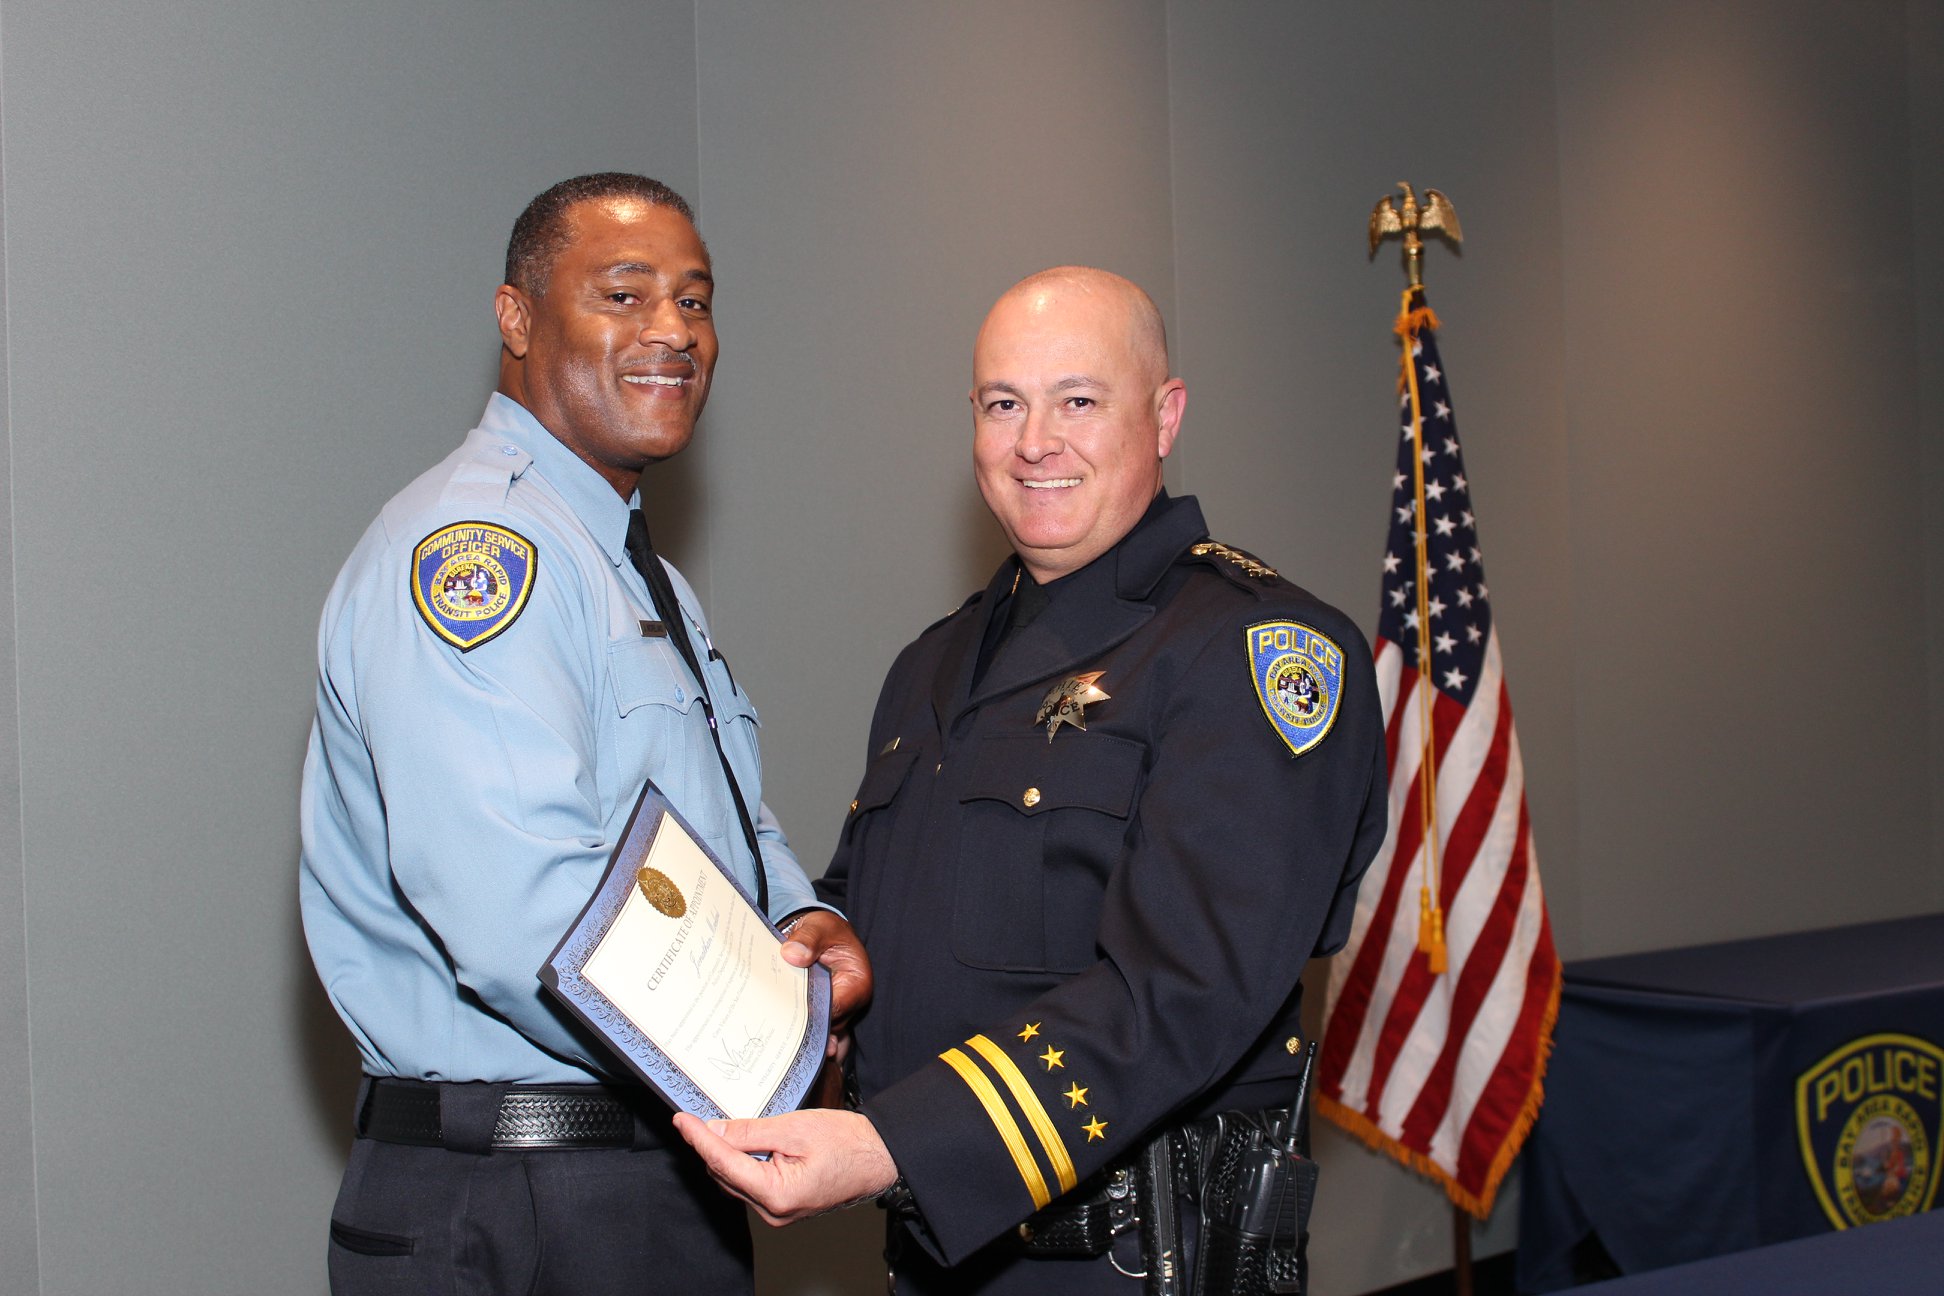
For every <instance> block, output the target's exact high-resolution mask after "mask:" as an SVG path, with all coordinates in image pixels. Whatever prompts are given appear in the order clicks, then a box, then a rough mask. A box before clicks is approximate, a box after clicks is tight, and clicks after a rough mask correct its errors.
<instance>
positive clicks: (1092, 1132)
mask: <svg viewBox="0 0 1944 1296" xmlns="http://www.w3.org/2000/svg"><path fill="white" fill-rule="evenodd" d="M1080 1128H1081V1129H1083V1130H1085V1131H1087V1142H1089V1143H1091V1142H1093V1141H1094V1140H1095V1139H1104V1138H1106V1137H1107V1122H1106V1121H1104V1120H1102V1119H1100V1117H1098V1116H1096V1117H1094V1118H1093V1119H1092V1120H1090V1121H1088V1122H1087V1123H1086V1124H1085V1125H1082V1126H1081V1127H1080Z"/></svg>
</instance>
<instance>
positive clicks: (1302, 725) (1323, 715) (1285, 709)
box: [1243, 621, 1343, 756]
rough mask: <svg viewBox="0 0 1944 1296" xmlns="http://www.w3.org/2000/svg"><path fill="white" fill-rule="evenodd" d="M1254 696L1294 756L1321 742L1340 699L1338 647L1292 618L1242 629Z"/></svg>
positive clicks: (1322, 635) (1265, 622) (1341, 661)
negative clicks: (1253, 683)
mask: <svg viewBox="0 0 1944 1296" xmlns="http://www.w3.org/2000/svg"><path fill="white" fill-rule="evenodd" d="M1243 633H1244V635H1245V636H1246V640H1247V643H1248V651H1249V664H1250V667H1251V669H1252V674H1253V678H1254V680H1255V689H1256V698H1257V700H1258V701H1260V702H1261V703H1262V710H1263V714H1265V715H1267V716H1268V717H1269V722H1270V723H1271V724H1273V725H1275V727H1276V733H1277V734H1278V736H1280V737H1281V738H1282V740H1283V742H1284V743H1286V744H1288V746H1289V750H1290V751H1291V752H1293V753H1295V754H1296V755H1298V756H1301V755H1302V754H1303V753H1304V752H1306V751H1308V750H1309V749H1310V748H1312V747H1314V746H1316V744H1318V743H1320V742H1322V741H1323V738H1324V736H1325V735H1326V734H1328V733H1329V732H1330V726H1331V724H1333V723H1334V722H1335V720H1336V715H1337V704H1338V702H1339V701H1340V700H1341V699H1342V689H1343V650H1342V649H1341V648H1338V647H1337V646H1336V644H1335V643H1333V642H1332V641H1331V640H1330V637H1329V636H1328V635H1325V634H1322V633H1320V632H1319V631H1316V630H1313V629H1311V628H1310V627H1309V626H1306V625H1303V624H1301V623H1300V622H1296V621H1264V622H1261V623H1260V624H1257V625H1252V626H1250V627H1249V628H1248V629H1247V630H1246V631H1244V632H1243Z"/></svg>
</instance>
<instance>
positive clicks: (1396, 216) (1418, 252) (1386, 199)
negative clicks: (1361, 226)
mask: <svg viewBox="0 0 1944 1296" xmlns="http://www.w3.org/2000/svg"><path fill="white" fill-rule="evenodd" d="M1397 187H1398V188H1399V189H1402V190H1403V191H1404V205H1403V206H1402V207H1399V206H1398V205H1397V200H1396V198H1395V197H1393V196H1392V195H1390V194H1386V195H1384V196H1383V197H1382V198H1379V199H1378V200H1377V205H1376V206H1375V207H1373V208H1371V209H1370V255H1371V256H1373V257H1374V256H1376V255H1377V245H1378V244H1379V243H1382V242H1383V241H1384V240H1385V239H1386V238H1388V237H1389V236H1390V235H1392V234H1402V235H1403V236H1404V271H1405V273H1406V274H1408V275H1409V276H1410V277H1411V287H1413V288H1422V287H1423V286H1424V240H1423V239H1422V238H1420V237H1419V235H1420V233H1423V234H1441V235H1443V236H1444V237H1445V238H1447V239H1449V240H1451V242H1452V243H1454V244H1457V243H1462V242H1464V241H1465V234H1464V231H1463V230H1461V229H1459V228H1458V211H1457V209H1456V208H1454V207H1453V206H1452V205H1451V199H1449V198H1447V197H1445V196H1444V195H1443V194H1441V193H1439V192H1438V191H1437V190H1436V189H1426V190H1425V191H1424V202H1423V203H1422V204H1420V203H1419V202H1418V200H1417V191H1416V190H1414V189H1412V188H1411V186H1409V185H1408V184H1405V183H1404V182H1403V181H1401V180H1400V181H1398V183H1397Z"/></svg>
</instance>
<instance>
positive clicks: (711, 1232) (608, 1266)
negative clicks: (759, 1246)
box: [330, 1138, 753, 1296]
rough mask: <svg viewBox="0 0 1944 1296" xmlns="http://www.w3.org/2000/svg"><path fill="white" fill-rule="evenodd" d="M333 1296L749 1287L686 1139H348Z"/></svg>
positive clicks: (733, 1238)
mask: <svg viewBox="0 0 1944 1296" xmlns="http://www.w3.org/2000/svg"><path fill="white" fill-rule="evenodd" d="M330 1273H331V1292H332V1294H333V1296H394V1294H395V1296H624V1294H625V1296H643V1294H645V1293H658V1292H670V1293H690V1292H693V1293H698V1294H699V1296H714V1293H717V1292H722V1293H740V1294H743V1296H746V1294H747V1293H749V1292H750V1291H751V1290H752V1286H753V1280H752V1277H751V1274H752V1262H751V1259H750V1242H749V1226H748V1223H747V1218H746V1216H745V1215H744V1213H743V1207H742V1204H741V1203H740V1202H737V1201H734V1200H732V1199H730V1198H729V1197H727V1196H725V1195H724V1194H723V1193H722V1191H721V1190H720V1189H718V1188H717V1187H716V1186H715V1184H714V1182H713V1181H712V1180H710V1178H709V1177H708V1174H707V1173H706V1172H705V1171H704V1170H703V1169H702V1163H701V1162H700V1161H699V1160H698V1159H697V1158H696V1157H695V1156H694V1155H693V1154H691V1153H690V1152H689V1151H688V1148H687V1147H686V1145H684V1146H682V1147H681V1148H680V1149H679V1150H677V1149H674V1148H667V1147H646V1148H638V1149H628V1148H617V1149H607V1148H576V1149H572V1150H567V1151H544V1152H541V1151H534V1152H509V1151H496V1152H491V1153H486V1154H475V1153H470V1152H452V1151H448V1150H446V1149H445V1148H437V1147H411V1146H406V1145H402V1144H396V1143H379V1142H375V1141H373V1140H371V1139H368V1138H360V1139H358V1140H357V1141H356V1142H354V1143H353V1144H352V1147H351V1160H350V1163H349V1165H347V1166H346V1167H345V1171H344V1186H343V1188H342V1189H341V1190H340V1191H339V1193H338V1199H337V1205H336V1207H335V1208H334V1209H333V1210H332V1212H331V1242H330Z"/></svg>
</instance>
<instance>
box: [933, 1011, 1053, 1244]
mask: <svg viewBox="0 0 1944 1296" xmlns="http://www.w3.org/2000/svg"><path fill="white" fill-rule="evenodd" d="M938 1056H939V1058H940V1059H941V1060H943V1061H944V1063H945V1065H947V1066H949V1067H951V1068H952V1070H954V1071H956V1072H958V1073H959V1079H961V1080H963V1081H965V1083H966V1087H967V1088H969V1089H971V1090H972V1094H973V1096H974V1097H976V1098H977V1099H978V1100H979V1103H980V1105H981V1106H983V1107H984V1108H985V1109H986V1115H987V1116H988V1117H990V1118H991V1120H992V1124H993V1128H995V1129H997V1130H998V1131H999V1139H1000V1141H1001V1142H1003V1143H1004V1144H1005V1145H1006V1151H1008V1152H1010V1153H1011V1154H1012V1159H1013V1166H1014V1167H1015V1168H1016V1169H1017V1170H1018V1171H1019V1177H1020V1178H1021V1179H1024V1180H1025V1181H1026V1191H1027V1192H1028V1193H1030V1194H1032V1198H1033V1208H1034V1209H1035V1210H1038V1209H1039V1208H1040V1207H1042V1206H1044V1205H1046V1204H1047V1203H1048V1202H1050V1201H1052V1200H1053V1194H1052V1193H1050V1192H1048V1191H1047V1190H1046V1176H1045V1175H1042V1174H1041V1173H1040V1168H1039V1165H1038V1164H1037V1163H1036V1162H1035V1161H1034V1160H1033V1153H1032V1150H1031V1149H1030V1148H1028V1147H1027V1146H1026V1136H1025V1134H1023V1133H1021V1132H1020V1129H1019V1122H1018V1121H1016V1120H1014V1119H1013V1115H1012V1113H1011V1112H1010V1111H1008V1110H1007V1109H1006V1100H1005V1099H1003V1098H1001V1097H1000V1096H999V1091H998V1090H997V1089H995V1088H993V1085H992V1081H990V1080H988V1079H986V1075H985V1072H983V1071H981V1070H979V1068H978V1065H977V1064H976V1063H974V1062H973V1061H972V1059H971V1058H969V1057H967V1056H965V1054H964V1053H963V1052H961V1051H960V1050H958V1049H947V1050H945V1052H943V1053H940V1054H939V1055H938Z"/></svg>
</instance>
